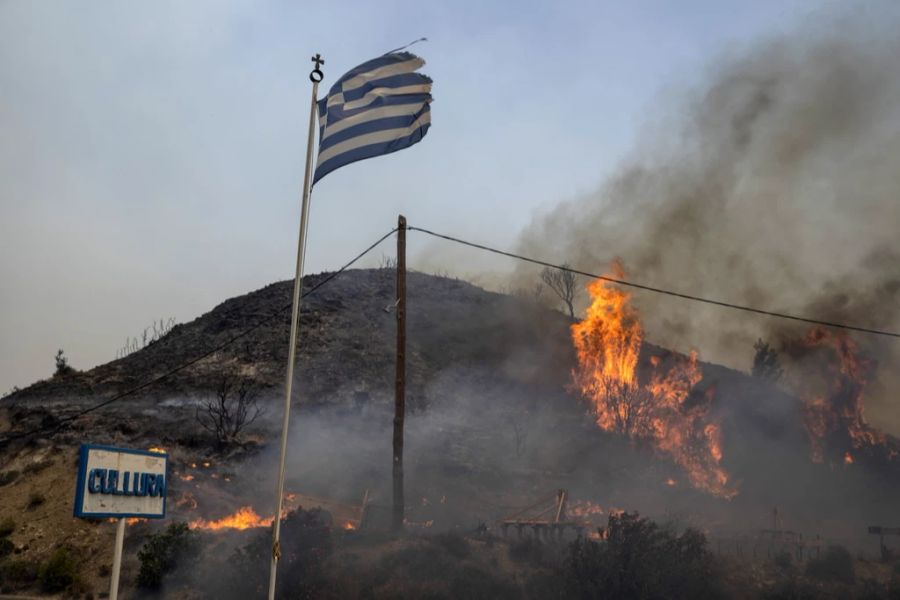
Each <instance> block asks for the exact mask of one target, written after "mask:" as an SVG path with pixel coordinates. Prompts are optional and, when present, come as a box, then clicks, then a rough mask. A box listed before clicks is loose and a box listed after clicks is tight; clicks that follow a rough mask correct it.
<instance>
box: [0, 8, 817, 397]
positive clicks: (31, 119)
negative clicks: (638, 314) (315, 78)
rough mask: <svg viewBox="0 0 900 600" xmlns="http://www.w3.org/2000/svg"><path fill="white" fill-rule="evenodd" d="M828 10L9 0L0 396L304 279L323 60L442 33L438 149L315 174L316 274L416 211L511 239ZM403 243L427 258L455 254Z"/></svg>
mask: <svg viewBox="0 0 900 600" xmlns="http://www.w3.org/2000/svg"><path fill="white" fill-rule="evenodd" d="M820 4H821V3H814V2H807V1H800V0H778V1H763V2H720V1H712V0H710V1H701V2H662V1H660V2H647V1H644V2H598V1H595V2H543V3H539V2H504V3H500V2H495V3H488V2H483V1H482V2H453V3H451V2H444V3H438V2H399V1H392V2H387V1H382V2H365V3H363V2H342V3H339V4H338V3H329V2H297V1H292V2H259V1H254V2H251V1H219V0H217V1H209V2H199V1H194V2H189V1H186V0H178V1H154V2H122V1H116V2H77V3H76V2H65V1H62V0H60V1H51V0H44V1H33V0H20V1H19V0H0V307H2V313H0V392H3V391H6V390H7V389H9V388H10V387H12V386H13V385H19V386H24V385H27V384H29V383H31V382H33V381H34V380H35V379H38V378H42V377H46V376H48V375H50V374H51V372H52V368H53V354H54V353H55V351H56V349H57V348H64V349H65V350H66V352H67V354H68V355H69V356H70V359H71V362H72V364H73V365H74V366H75V367H77V368H87V367H91V366H94V365H96V364H98V363H102V362H106V361H107V360H110V359H112V358H113V357H114V355H115V352H116V349H117V348H118V347H120V346H121V345H122V344H123V343H124V339H125V337H126V336H128V335H136V334H138V333H139V332H140V331H141V330H142V329H143V327H144V326H145V325H147V324H149V323H150V322H151V321H152V320H154V319H158V318H160V317H169V316H174V317H176V318H177V319H178V320H179V321H189V320H191V319H193V318H195V317H196V316H198V315H200V314H202V313H203V312H206V311H207V310H209V309H211V308H212V307H213V306H214V305H216V304H217V303H219V302H220V301H222V300H224V299H226V298H228V297H231V296H235V295H238V294H243V293H246V292H248V291H251V290H254V289H257V288H259V287H262V286H264V285H266V284H268V283H271V282H273V281H276V280H282V279H287V278H290V277H291V276H292V273H293V260H294V252H295V244H296V236H297V219H298V216H299V193H300V187H301V183H302V177H303V170H302V164H303V153H304V151H305V146H306V139H305V130H306V125H305V119H306V116H307V114H308V112H307V111H308V108H309V105H308V97H309V82H308V80H307V74H308V72H309V70H310V66H311V63H310V61H309V58H310V56H311V55H312V54H314V53H315V52H320V53H322V55H323V56H324V57H325V59H326V64H325V67H324V70H325V73H326V79H325V82H324V85H325V88H326V89H327V87H328V86H330V85H331V83H333V82H334V81H335V80H336V79H337V78H338V77H339V76H340V75H341V74H342V73H343V72H344V71H346V70H348V69H350V68H352V67H353V66H355V65H356V64H358V63H360V62H363V61H365V60H368V59H370V58H373V57H374V56H376V55H378V54H381V53H383V52H385V51H388V50H391V49H393V48H395V47H398V46H401V45H403V44H405V43H407V42H409V41H411V40H413V39H415V38H418V37H420V36H427V37H428V38H429V41H428V42H427V43H424V44H420V45H418V46H416V47H415V48H414V51H415V52H417V53H418V54H420V55H421V56H423V57H424V58H425V59H426V61H427V63H428V64H427V65H426V67H425V68H424V69H423V72H425V73H427V74H428V75H430V76H431V77H432V78H433V79H434V82H435V83H434V97H435V102H434V105H433V126H432V128H431V130H430V132H429V134H428V136H427V137H426V138H425V140H424V141H423V142H422V143H421V144H419V145H417V146H415V147H413V148H412V149H410V150H406V151H404V152H401V153H398V154H395V155H392V156H389V157H383V158H379V159H375V160H370V161H366V162H362V163H358V164H355V165H351V166H349V167H347V168H344V169H342V170H339V171H336V172H334V173H333V174H331V175H329V176H328V177H326V178H325V179H323V180H322V182H321V183H320V184H319V185H318V186H317V188H316V190H315V193H314V195H313V211H312V221H311V227H310V233H311V236H310V239H309V258H308V262H307V264H308V267H309V268H308V271H310V272H314V271H319V270H322V269H330V268H334V267H337V266H338V265H340V264H341V263H343V262H344V261H345V260H346V259H347V258H348V257H350V256H352V255H353V254H355V253H356V252H357V251H358V250H360V249H361V248H363V247H364V246H366V245H367V244H368V243H369V242H370V241H371V240H373V239H374V238H376V237H378V236H379V235H380V234H381V233H382V232H384V231H386V230H388V229H389V228H390V227H392V226H393V224H394V222H395V219H396V215H397V214H398V213H399V212H403V213H404V214H405V215H406V216H407V217H408V219H409V221H410V223H411V224H418V225H422V226H425V227H432V228H438V229H441V230H445V231H447V232H455V233H458V234H460V235H466V236H469V237H473V238H476V239H479V240H485V241H488V240H489V241H492V242H493V243H496V244H499V245H501V246H504V245H510V244H512V243H513V242H514V241H515V239H516V236H517V234H518V232H519V231H520V230H521V228H522V227H523V226H524V225H526V224H527V223H528V222H529V221H530V220H531V218H532V216H533V215H534V214H535V211H539V210H541V208H542V207H543V208H547V207H549V206H552V205H553V204H555V203H556V202H558V201H559V200H561V199H565V198H570V197H572V196H575V195H578V194H580V193H585V192H588V191H590V190H592V189H594V188H596V187H597V186H598V185H599V183H600V182H601V181H602V180H603V178H604V176H605V175H606V174H608V173H610V172H611V171H612V170H614V169H615V167H616V164H617V162H618V161H619V159H620V158H621V157H623V156H624V155H625V154H626V153H627V152H628V149H629V147H630V144H631V141H632V140H633V138H634V137H635V135H636V134H637V132H638V131H639V130H640V129H641V127H642V126H643V125H644V124H645V123H646V121H647V119H648V118H655V117H656V116H657V115H658V114H660V111H661V109H660V107H661V106H664V105H665V104H666V102H667V98H668V97H669V96H670V95H672V94H678V93H679V91H680V90H683V89H684V88H686V87H688V86H689V85H691V84H692V83H695V82H697V81H700V80H702V79H703V77H704V73H705V72H707V71H708V69H709V68H710V66H711V65H713V64H715V62H716V60H718V59H720V58H721V57H724V56H728V55H729V54H732V53H735V52H739V51H740V50H741V48H743V47H744V46H745V45H746V44H748V43H750V42H752V41H753V40H756V39H758V38H760V37H764V36H767V35H771V34H774V33H778V32H783V31H785V30H790V29H792V28H794V27H795V26H796V25H797V24H798V23H800V22H801V21H802V20H804V19H808V18H810V16H811V15H813V14H814V13H816V12H818V11H819V10H820V9H819V8H818V6H819V5H820ZM410 242H411V252H412V256H411V266H412V267H417V266H418V267H420V268H428V267H429V266H431V265H437V264H439V263H440V254H441V252H442V251H443V250H444V247H443V246H439V247H438V246H435V245H434V242H429V241H428V240H425V239H422V238H421V237H413V238H411V240H410ZM439 251H440V252H439ZM385 252H391V250H390V246H386V247H385ZM449 256H451V257H457V256H463V255H461V254H459V253H458V251H454V253H453V254H450V255H449ZM464 256H465V263H464V264H462V265H461V266H459V267H458V268H457V269H456V270H457V271H460V272H473V271H476V270H478V268H479V264H477V263H476V262H474V261H478V260H480V259H481V258H482V257H480V256H479V255H476V254H466V255H464ZM441 266H448V265H447V264H444V265H441ZM485 268H492V269H493V268H498V265H497V264H496V263H491V265H486V266H485ZM450 269H451V270H453V269H452V267H450Z"/></svg>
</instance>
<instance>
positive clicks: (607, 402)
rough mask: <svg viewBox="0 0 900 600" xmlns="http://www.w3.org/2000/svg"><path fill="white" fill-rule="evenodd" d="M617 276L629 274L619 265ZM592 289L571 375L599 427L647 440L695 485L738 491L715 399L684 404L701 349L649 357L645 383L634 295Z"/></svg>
mask: <svg viewBox="0 0 900 600" xmlns="http://www.w3.org/2000/svg"><path fill="white" fill-rule="evenodd" d="M614 276H615V277H616V278H622V277H623V276H624V273H623V272H622V270H621V267H619V266H618V265H616V268H615V273H614ZM588 292H589V293H590V296H591V299H592V302H591V305H590V306H589V307H588V309H587V313H586V315H585V318H584V320H583V321H581V322H580V323H576V324H574V325H572V340H573V343H574V345H575V349H576V351H577V353H578V369H577V370H576V372H575V373H574V377H575V383H576V385H577V386H578V388H579V389H580V391H581V393H582V394H583V395H584V396H585V397H586V398H588V399H590V400H591V402H592V408H593V411H594V415H595V417H596V420H597V425H598V426H600V427H601V428H602V429H604V430H605V431H611V432H616V433H621V434H623V435H626V436H628V437H629V438H631V439H634V440H642V441H648V442H650V443H651V445H653V447H654V448H656V449H657V450H658V451H660V452H662V453H664V454H666V455H668V456H670V457H671V458H672V460H674V461H675V463H676V464H678V465H679V466H680V467H682V468H683V469H684V470H685V472H686V473H687V477H688V480H689V481H690V482H691V484H692V485H693V486H694V487H696V488H698V489H701V490H704V491H706V492H709V493H711V494H714V495H716V496H720V497H723V498H731V497H733V496H734V495H735V494H736V493H737V492H736V490H734V489H733V488H731V487H730V486H729V485H728V475H727V473H726V472H725V470H724V469H723V468H722V467H721V465H720V463H721V461H722V440H721V430H720V428H719V425H718V424H717V423H714V422H712V421H711V420H710V416H709V414H708V413H709V406H710V403H711V398H709V397H707V398H706V402H703V403H694V402H692V403H691V404H690V405H688V403H687V402H686V401H687V399H688V396H689V394H690V393H691V391H692V390H693V389H694V388H695V386H696V385H697V384H698V383H699V382H700V380H701V379H702V375H701V373H700V369H699V367H698V365H697V354H696V353H694V352H692V353H691V355H690V357H676V358H674V364H673V365H671V366H669V367H668V368H665V369H664V368H663V365H662V362H663V361H662V360H660V358H659V357H651V359H650V367H651V369H652V374H651V377H650V379H649V381H648V382H647V383H645V384H641V383H640V381H639V380H638V375H637V365H638V358H639V354H640V350H641V341H642V339H643V330H642V327H641V322H640V317H639V315H638V312H637V309H635V308H634V307H633V306H632V305H631V296H630V294H628V293H626V292H623V291H622V290H620V289H618V288H615V287H612V286H611V285H609V284H607V282H605V281H603V280H601V279H598V280H596V281H593V282H591V283H590V284H588ZM669 362H672V360H670V361H669Z"/></svg>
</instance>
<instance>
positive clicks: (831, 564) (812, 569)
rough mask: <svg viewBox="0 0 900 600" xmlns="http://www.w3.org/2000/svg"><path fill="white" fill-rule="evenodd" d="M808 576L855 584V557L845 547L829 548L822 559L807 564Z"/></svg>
mask: <svg viewBox="0 0 900 600" xmlns="http://www.w3.org/2000/svg"><path fill="white" fill-rule="evenodd" d="M806 574H807V575H808V576H810V577H814V578H816V579H825V580H831V581H840V582H842V583H853V582H854V581H855V580H856V573H855V571H854V569H853V557H852V556H851V555H850V551H849V550H847V549H846V548H844V547H843V546H829V547H828V549H827V550H825V554H823V555H822V557H821V558H816V559H813V560H811V561H809V562H808V563H807V564H806Z"/></svg>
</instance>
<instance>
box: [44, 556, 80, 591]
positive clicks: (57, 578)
mask: <svg viewBox="0 0 900 600" xmlns="http://www.w3.org/2000/svg"><path fill="white" fill-rule="evenodd" d="M38 581H40V583H41V590H43V591H44V592H47V593H54V592H61V591H63V590H66V589H68V588H70V587H72V586H73V585H74V584H75V583H76V582H77V581H78V561H77V560H76V559H75V557H74V556H73V555H72V553H71V552H69V550H68V549H66V548H57V549H56V551H55V552H53V554H52V555H51V556H50V559H49V560H48V561H47V562H45V563H44V564H42V565H41V566H40V568H39V569H38Z"/></svg>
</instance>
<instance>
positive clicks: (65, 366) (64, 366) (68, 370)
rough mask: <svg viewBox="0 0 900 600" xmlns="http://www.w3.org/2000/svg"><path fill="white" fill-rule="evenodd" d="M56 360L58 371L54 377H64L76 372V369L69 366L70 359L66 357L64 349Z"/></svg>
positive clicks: (58, 353) (57, 355) (58, 352)
mask: <svg viewBox="0 0 900 600" xmlns="http://www.w3.org/2000/svg"><path fill="white" fill-rule="evenodd" d="M54 360H55V361H56V371H54V373H53V376H54V377H63V376H65V375H71V374H72V373H74V372H75V369H73V368H72V367H71V366H70V365H69V359H68V358H67V357H66V353H65V352H63V350H62V348H60V349H59V350H58V351H57V353H56V357H54Z"/></svg>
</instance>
